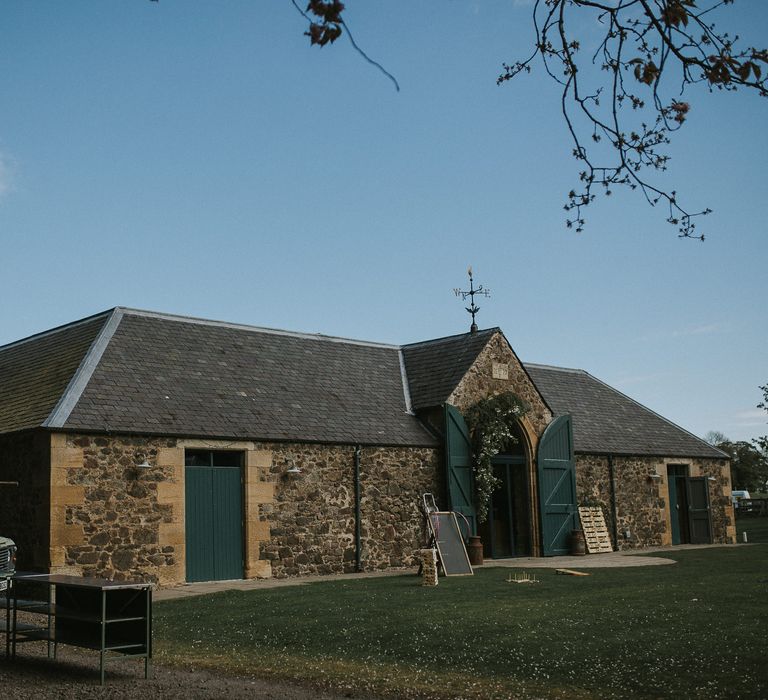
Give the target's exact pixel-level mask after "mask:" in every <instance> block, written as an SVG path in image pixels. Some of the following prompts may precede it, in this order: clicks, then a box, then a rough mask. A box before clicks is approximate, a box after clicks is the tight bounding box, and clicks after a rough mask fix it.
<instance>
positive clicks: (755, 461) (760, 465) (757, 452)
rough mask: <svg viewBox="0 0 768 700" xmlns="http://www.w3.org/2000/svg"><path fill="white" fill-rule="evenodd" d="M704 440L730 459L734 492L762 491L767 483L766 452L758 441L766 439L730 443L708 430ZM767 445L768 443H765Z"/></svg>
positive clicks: (720, 435) (718, 434)
mask: <svg viewBox="0 0 768 700" xmlns="http://www.w3.org/2000/svg"><path fill="white" fill-rule="evenodd" d="M704 439H705V440H706V441H707V442H708V443H709V444H710V445H714V446H715V447H717V448H718V449H720V450H722V451H723V452H725V453H726V454H727V455H728V456H729V457H730V458H731V483H732V485H733V488H734V489H736V490H744V491H764V490H765V488H766V482H768V451H766V450H765V448H764V447H761V446H760V444H759V443H760V441H761V440H762V441H768V438H760V439H758V440H753V441H752V442H751V443H750V442H746V441H744V440H738V441H736V442H732V441H731V440H729V439H728V438H727V437H726V436H725V435H724V434H723V433H721V432H720V431H719V430H710V431H709V432H708V433H707V434H706V435H705V436H704ZM767 444H768V443H767Z"/></svg>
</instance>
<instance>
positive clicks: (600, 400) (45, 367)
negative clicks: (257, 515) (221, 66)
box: [0, 307, 725, 458]
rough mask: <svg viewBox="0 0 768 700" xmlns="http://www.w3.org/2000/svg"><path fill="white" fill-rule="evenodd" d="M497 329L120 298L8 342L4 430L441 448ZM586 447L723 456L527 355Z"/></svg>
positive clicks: (0, 356)
mask: <svg viewBox="0 0 768 700" xmlns="http://www.w3.org/2000/svg"><path fill="white" fill-rule="evenodd" d="M498 331H499V329H498V328H490V329H487V330H483V331H478V332H477V333H475V334H469V333H464V334H461V335H455V336H449V337H446V338H439V339H437V340H430V341H426V342H423V343H413V344H410V345H405V346H402V347H399V346H395V345H383V344H376V343H364V342H359V341H354V340H345V339H340V338H331V337H328V336H321V335H306V334H300V333H288V332H285V331H274V330H270V329H264V328H254V327H252V326H242V325H236V324H229V323H222V322H217V321H206V320H202V319H192V318H187V317H180V316H172V315H167V314H156V313H151V312H146V311H137V310H132V309H124V308H120V307H118V308H116V309H113V310H111V311H107V312H104V313H102V314H98V315H96V316H92V317H90V318H87V319H83V320H82V321H77V322H75V323H72V324H69V325H67V326H62V327H60V328H56V329H53V330H51V331H47V332H45V333H41V334H38V335H35V336H32V337H30V338H27V339H25V340H21V341H18V342H16V343H11V344H10V345H6V346H3V347H0V433H4V432H11V431H15V430H21V429H26V428H33V427H39V426H43V427H48V428H52V429H65V430H82V431H103V432H110V433H134V434H154V435H174V436H186V437H209V438H223V439H227V438H231V439H238V440H247V439H253V440H285V441H306V442H325V443H343V444H356V443H360V444H365V445H382V446H384V445H403V446H432V445H435V444H436V440H435V438H434V436H432V434H431V433H429V432H427V430H426V428H425V427H424V426H423V425H422V424H421V422H420V421H419V420H418V419H417V417H416V416H415V414H414V411H415V410H418V409H422V408H430V407H434V406H439V405H441V404H442V403H443V402H444V401H445V400H446V399H447V398H448V397H449V396H450V394H451V393H452V392H453V390H454V388H455V387H456V386H457V385H458V383H459V381H460V380H461V378H462V377H463V376H464V374H465V373H466V372H467V370H468V369H469V368H470V367H471V365H472V363H473V362H474V361H475V359H476V358H477V356H478V355H479V353H480V352H481V350H482V349H483V348H484V347H485V345H486V344H487V342H488V341H489V340H490V339H491V337H492V336H493V335H494V333H496V332H498ZM525 368H526V370H527V371H528V373H529V376H530V377H531V378H532V380H533V382H534V383H535V385H536V387H537V389H538V390H539V392H540V393H541V394H542V396H543V398H544V400H545V401H546V403H547V404H548V405H549V406H550V407H551V408H552V410H553V411H554V412H555V413H556V414H563V413H570V414H572V415H573V417H574V441H575V447H576V450H577V451H578V452H582V453H584V452H591V453H600V454H609V453H610V454H617V455H619V454H623V455H630V454H633V455H659V456H668V457H674V456H681V457H682V456H685V457H699V456H700V457H716V458H724V457H725V455H723V453H721V452H720V451H719V450H717V449H715V448H713V447H710V446H709V445H708V444H707V443H705V442H703V441H702V440H700V439H699V438H697V437H695V436H694V435H692V434H691V433H688V432H687V431H685V430H683V429H682V428H680V427H678V426H676V425H674V424H673V423H670V422H669V421H667V420H666V419H664V418H662V417H661V416H659V415H657V414H656V413H653V412H652V411H650V410H649V409H647V408H645V407H644V406H641V405H640V404H638V403H637V402H635V401H633V400H632V399H630V398H629V397H627V396H625V395H624V394H621V393H620V392H618V391H616V390H615V389H612V388H611V387H609V386H608V385H606V384H604V383H603V382H601V381H599V380H598V379H595V378H594V377H592V376H591V375H589V374H588V373H587V372H584V371H583V370H568V369H563V368H556V367H548V366H543V365H535V364H526V365H525Z"/></svg>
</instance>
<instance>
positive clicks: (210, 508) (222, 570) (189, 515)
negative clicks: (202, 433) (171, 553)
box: [185, 450, 243, 582]
mask: <svg viewBox="0 0 768 700" xmlns="http://www.w3.org/2000/svg"><path fill="white" fill-rule="evenodd" d="M194 453H195V454H194V456H193V458H191V459H188V460H187V466H186V470H185V496H186V515H185V520H186V559H187V581H190V582H192V581H222V580H227V579H238V578H242V577H243V495H242V493H243V492H242V467H241V464H240V463H241V458H240V456H239V455H236V454H235V453H229V454H227V453H223V455H225V456H218V457H217V455H222V453H217V452H206V451H201V450H195V451H194ZM233 455H234V459H233ZM205 462H207V463H205Z"/></svg>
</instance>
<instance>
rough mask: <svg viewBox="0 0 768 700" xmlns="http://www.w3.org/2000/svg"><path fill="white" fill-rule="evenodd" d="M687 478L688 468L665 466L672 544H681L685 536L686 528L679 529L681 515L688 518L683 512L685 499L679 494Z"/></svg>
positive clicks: (683, 466)
mask: <svg viewBox="0 0 768 700" xmlns="http://www.w3.org/2000/svg"><path fill="white" fill-rule="evenodd" d="M687 476H688V467H687V465H685V464H669V465H667V480H668V482H669V521H670V526H671V528H672V544H682V542H683V536H684V535H687V531H688V528H687V527H683V528H681V527H680V518H681V515H682V517H684V518H687V517H688V514H687V512H683V511H685V505H686V497H685V493H681V492H680V489H681V486H683V485H684V484H685V481H684V479H685V477H687ZM681 506H682V511H681Z"/></svg>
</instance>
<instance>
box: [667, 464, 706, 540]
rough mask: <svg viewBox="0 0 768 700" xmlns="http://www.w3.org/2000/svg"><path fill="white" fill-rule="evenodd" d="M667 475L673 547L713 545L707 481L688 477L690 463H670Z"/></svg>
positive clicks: (696, 477)
mask: <svg viewBox="0 0 768 700" xmlns="http://www.w3.org/2000/svg"><path fill="white" fill-rule="evenodd" d="M667 476H668V482H669V518H670V525H671V528H672V544H710V543H711V542H712V519H711V517H710V507H709V485H708V482H707V478H706V477H703V476H689V468H688V465H687V464H668V465H667Z"/></svg>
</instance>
